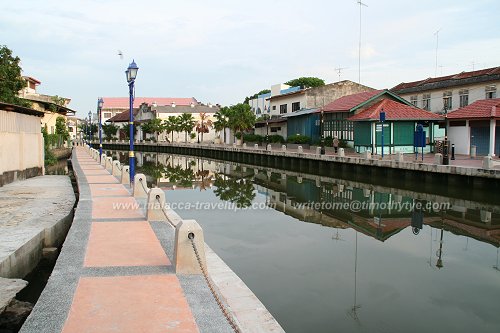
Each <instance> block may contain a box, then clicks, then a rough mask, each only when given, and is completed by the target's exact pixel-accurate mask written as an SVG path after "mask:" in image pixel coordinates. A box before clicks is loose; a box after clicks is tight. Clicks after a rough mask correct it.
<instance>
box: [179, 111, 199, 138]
mask: <svg viewBox="0 0 500 333" xmlns="http://www.w3.org/2000/svg"><path fill="white" fill-rule="evenodd" d="M194 125H195V121H194V118H193V115H192V114H191V113H183V114H181V115H180V116H179V129H180V131H182V132H185V139H184V142H187V136H188V134H190V133H191V132H192V131H193V128H194Z"/></svg>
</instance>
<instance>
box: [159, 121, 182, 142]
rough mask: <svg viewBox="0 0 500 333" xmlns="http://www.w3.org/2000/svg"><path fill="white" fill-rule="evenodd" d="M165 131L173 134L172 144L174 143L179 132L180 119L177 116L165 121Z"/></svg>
mask: <svg viewBox="0 0 500 333" xmlns="http://www.w3.org/2000/svg"><path fill="white" fill-rule="evenodd" d="M163 126H164V127H165V131H167V134H168V133H171V134H172V142H174V132H179V131H180V129H179V118H178V117H176V116H169V117H168V119H165V120H164V121H163Z"/></svg>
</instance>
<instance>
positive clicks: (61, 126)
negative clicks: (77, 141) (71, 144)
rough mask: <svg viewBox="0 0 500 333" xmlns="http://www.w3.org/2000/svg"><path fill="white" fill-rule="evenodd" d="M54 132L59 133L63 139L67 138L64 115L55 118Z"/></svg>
mask: <svg viewBox="0 0 500 333" xmlns="http://www.w3.org/2000/svg"><path fill="white" fill-rule="evenodd" d="M56 134H59V135H61V136H62V137H63V138H64V141H66V140H68V138H69V132H68V128H67V127H66V119H64V117H61V116H59V117H57V118H56Z"/></svg>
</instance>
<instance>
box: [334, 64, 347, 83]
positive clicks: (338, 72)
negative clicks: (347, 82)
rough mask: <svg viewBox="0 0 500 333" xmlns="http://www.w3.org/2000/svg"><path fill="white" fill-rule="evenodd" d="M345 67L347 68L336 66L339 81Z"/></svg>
mask: <svg viewBox="0 0 500 333" xmlns="http://www.w3.org/2000/svg"><path fill="white" fill-rule="evenodd" d="M344 69H347V67H338V68H335V71H336V72H337V74H338V76H339V81H340V75H341V74H342V71H343V70H344Z"/></svg>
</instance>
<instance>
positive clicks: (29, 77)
mask: <svg viewBox="0 0 500 333" xmlns="http://www.w3.org/2000/svg"><path fill="white" fill-rule="evenodd" d="M23 78H24V79H26V80H28V81H32V82H33V83H35V84H40V83H42V82H40V81H38V80H37V79H35V78H34V77H32V76H23Z"/></svg>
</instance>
